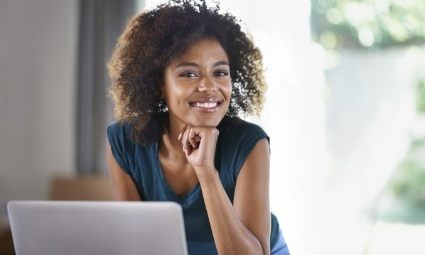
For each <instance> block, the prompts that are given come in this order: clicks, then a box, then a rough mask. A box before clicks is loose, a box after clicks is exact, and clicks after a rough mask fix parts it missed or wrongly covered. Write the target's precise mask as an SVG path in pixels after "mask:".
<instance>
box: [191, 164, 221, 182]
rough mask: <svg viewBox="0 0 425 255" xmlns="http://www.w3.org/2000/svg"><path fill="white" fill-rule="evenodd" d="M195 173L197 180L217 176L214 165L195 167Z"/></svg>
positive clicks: (200, 180) (210, 178)
mask: <svg viewBox="0 0 425 255" xmlns="http://www.w3.org/2000/svg"><path fill="white" fill-rule="evenodd" d="M194 169H195V172H196V175H197V176H198V180H199V182H202V181H204V180H212V179H214V178H216V177H218V171H217V169H215V167H195V168H194Z"/></svg>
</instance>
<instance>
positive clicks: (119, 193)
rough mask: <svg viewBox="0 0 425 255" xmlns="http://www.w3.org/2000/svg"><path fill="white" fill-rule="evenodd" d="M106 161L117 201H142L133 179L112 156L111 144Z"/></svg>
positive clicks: (108, 147)
mask: <svg viewBox="0 0 425 255" xmlns="http://www.w3.org/2000/svg"><path fill="white" fill-rule="evenodd" d="M106 161H107V164H108V168H109V174H110V176H111V179H112V185H113V187H114V196H115V199H116V200H123V201H140V200H141V198H140V195H139V192H138V191H137V187H136V185H135V184H134V181H133V179H132V178H131V177H130V176H129V175H128V174H127V173H126V172H125V171H124V170H123V169H122V168H121V167H120V166H119V165H118V163H117V161H116V160H115V158H114V156H113V155H112V151H111V147H110V145H109V144H108V145H107V146H106Z"/></svg>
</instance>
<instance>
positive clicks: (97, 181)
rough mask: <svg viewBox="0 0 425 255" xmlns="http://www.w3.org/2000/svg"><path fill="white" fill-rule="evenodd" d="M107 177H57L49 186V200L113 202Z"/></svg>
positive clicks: (110, 184) (110, 185) (109, 181)
mask: <svg viewBox="0 0 425 255" xmlns="http://www.w3.org/2000/svg"><path fill="white" fill-rule="evenodd" d="M112 192H113V191H112V183H111V180H110V178H109V176H75V177H63V176H58V177H54V178H53V179H52V182H51V184H50V195H49V199H50V200H91V201H94V200H98V201H104V200H113V193H112Z"/></svg>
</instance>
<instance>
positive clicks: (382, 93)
mask: <svg viewBox="0 0 425 255" xmlns="http://www.w3.org/2000/svg"><path fill="white" fill-rule="evenodd" d="M158 3H160V1H153V0H73V1H72V0H55V1H54V0H1V1H0V215H1V216H0V226H1V227H0V254H13V249H12V247H11V245H10V241H11V240H10V237H9V234H10V233H9V232H8V230H7V225H8V224H7V215H6V203H7V201H9V200H14V199H110V184H109V177H108V175H107V169H106V163H105V159H104V150H105V142H106V138H105V128H106V126H107V124H108V123H110V122H111V121H113V119H112V105H111V103H110V101H109V100H108V99H107V98H106V96H105V95H106V92H105V90H106V88H107V86H108V85H109V80H108V77H107V75H106V68H105V64H106V62H107V60H108V59H109V57H110V56H111V52H112V49H113V46H114V44H115V42H116V39H117V37H118V35H119V34H120V33H121V32H122V30H123V27H124V25H125V23H126V22H127V21H128V20H129V18H130V17H131V16H132V15H134V14H136V13H139V12H141V11H143V10H144V9H149V8H152V7H153V6H155V5H157V4H158ZM220 3H221V6H222V10H223V11H229V12H231V13H233V14H234V15H236V16H237V17H239V18H240V19H242V24H243V26H244V27H245V28H246V30H247V31H248V32H249V33H250V34H251V35H252V36H253V38H254V41H255V43H256V45H258V46H259V47H260V49H261V50H262V53H263V55H264V64H265V73H266V79H267V81H268V85H269V89H268V91H267V94H266V105H265V108H264V111H263V113H262V116H261V118H248V119H249V120H251V121H253V122H256V123H258V124H260V125H261V126H262V127H263V128H264V129H265V130H266V131H267V132H268V133H269V135H270V137H271V190H270V192H271V207H272V211H273V212H274V213H275V214H276V215H277V216H278V218H279V221H280V224H281V228H282V230H283V233H284V235H285V237H286V239H287V242H288V244H289V247H290V250H291V252H292V254H302V255H303V254H306V255H307V254H322V255H334V254H335V255H337V254H345V255H350V254H353V255H378V254H386V255H391V254H425V246H424V245H423V244H424V242H425V47H424V45H425V2H424V1H423V0H357V1H354V0H311V1H310V0H300V1H280V2H279V1H272V0H263V1H253V0H244V1H242V0H221V1H220Z"/></svg>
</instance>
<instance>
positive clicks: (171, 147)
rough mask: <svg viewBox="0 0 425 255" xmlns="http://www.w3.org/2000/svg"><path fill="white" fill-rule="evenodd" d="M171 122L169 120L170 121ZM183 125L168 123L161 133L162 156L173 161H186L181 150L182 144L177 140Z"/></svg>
mask: <svg viewBox="0 0 425 255" xmlns="http://www.w3.org/2000/svg"><path fill="white" fill-rule="evenodd" d="M170 122H171V121H170ZM183 128H184V125H181V127H180V126H178V125H172V124H171V123H169V126H168V128H167V129H166V132H165V133H164V134H163V135H162V138H161V145H160V153H161V154H162V156H164V157H166V158H169V159H171V160H173V161H174V162H180V163H187V159H186V155H185V153H184V151H183V145H182V144H181V142H180V141H179V140H178V137H179V134H180V132H181V130H182V129H183Z"/></svg>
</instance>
